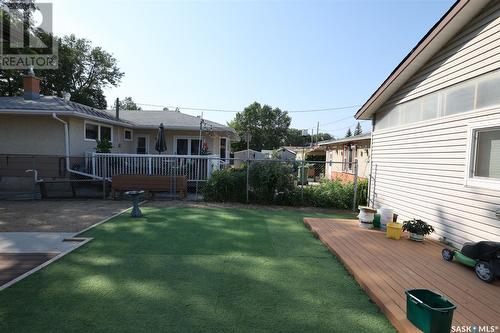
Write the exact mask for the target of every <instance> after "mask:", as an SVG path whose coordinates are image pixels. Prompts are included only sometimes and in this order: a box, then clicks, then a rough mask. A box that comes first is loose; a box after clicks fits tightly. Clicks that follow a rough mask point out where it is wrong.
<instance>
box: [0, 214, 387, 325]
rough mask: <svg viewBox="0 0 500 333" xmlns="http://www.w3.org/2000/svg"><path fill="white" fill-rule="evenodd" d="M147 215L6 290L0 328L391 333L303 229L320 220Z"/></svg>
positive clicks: (111, 228) (113, 226)
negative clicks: (305, 225) (308, 221)
mask: <svg viewBox="0 0 500 333" xmlns="http://www.w3.org/2000/svg"><path fill="white" fill-rule="evenodd" d="M89 209H90V207H89ZM143 212H144V214H145V216H144V217H143V218H140V219H132V218H130V217H129V216H128V214H125V215H121V216H119V217H117V218H114V219H113V220H111V221H109V222H107V223H104V224H102V225H100V226H98V227H97V228H94V229H92V230H91V231H89V232H87V233H85V234H84V235H83V236H86V237H93V238H94V240H93V241H91V242H90V243H88V244H87V245H85V246H83V247H81V248H80V249H77V250H76V251H75V252H73V253H71V254H69V255H67V256H66V257H64V258H63V259H61V260H59V261H57V262H56V263H54V264H51V265H49V266H48V267H46V268H44V269H43V270H41V271H39V272H37V273H35V274H34V275H32V276H30V277H28V278H27V279H25V280H23V281H21V282H19V283H17V284H15V285H13V286H12V287H10V288H7V289H6V290H4V291H2V292H0V332H160V331H161V332H393V331H394V329H393V327H392V326H391V325H390V323H389V322H388V321H387V319H386V318H385V317H384V315H383V314H382V313H381V312H380V311H379V310H378V308H377V306H376V305H374V304H373V303H371V302H370V301H369V299H368V297H367V296H366V294H365V293H364V292H363V291H362V290H361V289H360V288H359V286H358V285H357V284H356V282H355V281H354V280H353V278H352V277H351V276H350V275H349V274H348V273H347V271H346V270H345V269H344V267H343V266H342V265H341V264H340V263H339V262H338V261H337V260H336V258H335V257H333V256H332V255H331V254H330V253H329V252H328V251H327V249H326V248H325V247H324V246H323V245H322V244H321V243H320V242H319V241H318V240H316V239H315V238H314V237H313V235H312V234H311V233H310V232H309V231H308V230H307V229H306V228H305V227H304V224H303V222H302V219H303V218H304V216H321V215H319V214H305V213H299V212H291V211H271V210H256V209H255V210H250V209H228V208H225V209H222V208H221V209H216V208H152V207H145V208H143ZM323 216H324V215H323Z"/></svg>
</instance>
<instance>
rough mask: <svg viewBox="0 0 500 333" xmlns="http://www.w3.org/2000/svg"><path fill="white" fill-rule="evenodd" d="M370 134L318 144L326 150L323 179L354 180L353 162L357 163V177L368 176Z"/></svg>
mask: <svg viewBox="0 0 500 333" xmlns="http://www.w3.org/2000/svg"><path fill="white" fill-rule="evenodd" d="M370 143H371V133H368V134H360V135H356V136H351V137H349V138H345V139H339V140H327V141H320V142H318V146H320V147H324V148H325V150H326V164H325V177H326V178H328V179H337V178H339V179H341V180H346V181H352V180H354V171H355V170H354V162H356V161H357V163H358V177H360V178H368V177H369V175H370Z"/></svg>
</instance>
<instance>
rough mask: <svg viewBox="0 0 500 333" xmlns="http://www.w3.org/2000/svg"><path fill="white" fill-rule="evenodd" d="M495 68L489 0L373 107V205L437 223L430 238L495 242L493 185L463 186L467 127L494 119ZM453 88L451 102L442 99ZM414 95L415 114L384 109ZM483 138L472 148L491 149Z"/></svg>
mask: <svg viewBox="0 0 500 333" xmlns="http://www.w3.org/2000/svg"><path fill="white" fill-rule="evenodd" d="M499 70H500V2H498V1H492V3H491V4H490V5H488V6H487V7H486V8H485V9H483V11H482V12H481V13H480V14H479V15H478V17H476V18H475V19H473V20H472V21H471V22H470V23H468V24H467V25H466V26H465V28H464V29H462V31H461V32H459V33H458V34H457V35H456V36H455V37H454V38H452V40H451V41H450V42H449V43H447V45H446V46H445V47H444V48H443V49H442V50H441V51H439V52H438V53H437V54H436V55H435V56H434V57H433V58H432V59H431V60H430V61H429V62H428V63H427V64H426V65H424V66H423V68H422V69H420V71H419V72H418V73H417V74H416V75H414V76H413V77H412V78H411V79H410V80H409V81H408V82H407V83H405V84H404V85H403V86H402V87H401V89H400V90H398V91H397V92H396V93H395V94H394V95H393V96H391V98H390V99H389V100H388V101H387V102H386V103H385V104H384V105H382V106H381V108H380V109H379V110H378V111H377V113H376V121H375V123H376V126H375V130H374V133H373V142H372V153H371V158H372V177H374V180H372V181H371V183H370V186H371V188H370V196H371V199H372V200H373V201H374V205H375V206H376V207H380V206H388V207H391V208H393V209H394V210H395V212H396V213H397V214H399V221H403V220H405V219H411V218H421V219H423V220H425V221H427V222H428V223H430V224H431V225H433V226H434V228H435V229H436V232H435V234H434V235H433V237H446V240H448V241H450V242H452V243H454V244H455V245H460V244H463V243H464V242H467V241H480V240H491V241H497V242H500V220H499V219H498V218H497V217H496V214H495V212H496V210H498V209H499V208H500V188H498V189H489V188H481V187H471V186H466V179H467V175H468V173H469V172H470V169H469V165H468V163H469V162H470V159H469V151H468V145H469V142H470V140H471V137H470V135H469V133H470V127H471V126H473V125H474V124H479V123H481V124H483V123H486V124H498V123H499V122H500V75H497V74H495V73H494V72H495V71H497V73H500V71H499ZM468 82H474V84H472V85H469V84H468ZM471 87H472V88H471ZM459 90H461V91H459ZM453 94H456V95H455V96H454V97H455V98H456V99H455V101H456V102H453V103H451V104H447V102H446V100H447V99H448V101H450V98H453ZM416 99H419V100H421V107H420V110H419V111H415V112H416V113H417V114H415V115H411V116H408V115H406V114H405V113H404V111H401V110H402V107H398V108H396V109H395V111H396V112H394V113H393V112H388V111H386V110H391V109H394V108H395V107H396V106H398V105H400V106H402V105H404V104H405V102H408V104H409V103H410V101H412V100H416ZM405 108H406V106H405ZM408 108H410V109H411V108H413V107H412V106H408ZM472 110H473V111H472ZM469 111H470V112H469ZM435 115H437V117H436V116H435ZM403 119H405V120H408V122H407V123H406V124H403V123H402V120H403ZM417 119H418V121H417ZM398 124H399V126H398ZM391 125H392V126H394V127H392V128H391ZM495 126H496V125H495ZM384 128H385V129H384ZM484 140H485V141H487V142H491V145H490V147H489V148H488V149H486V148H483V149H482V150H481V151H480V152H479V154H482V155H483V156H487V155H488V154H490V155H491V153H492V151H493V150H494V149H498V148H496V147H497V146H496V144H497V139H496V137H494V136H493V135H490V137H484ZM485 147H486V146H485ZM495 151H496V150H495ZM481 158H482V159H483V160H487V157H481ZM495 163H496V160H490V169H489V170H488V172H490V170H493V169H494V168H495V166H496V164H495ZM481 172H486V171H484V170H483V171H481Z"/></svg>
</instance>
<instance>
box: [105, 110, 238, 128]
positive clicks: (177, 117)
mask: <svg viewBox="0 0 500 333" xmlns="http://www.w3.org/2000/svg"><path fill="white" fill-rule="evenodd" d="M107 112H108V113H110V114H111V113H112V114H114V111H107ZM120 119H124V120H126V121H129V122H131V123H133V124H135V125H136V126H137V127H155V128H156V127H158V126H159V125H160V123H163V125H164V127H165V128H166V129H168V128H172V129H186V130H198V129H199V128H200V118H199V117H195V116H191V115H188V114H185V113H181V112H176V111H144V110H139V111H123V110H120ZM205 122H206V124H207V125H208V126H209V127H210V126H211V128H212V129H213V130H214V131H227V132H232V133H234V129H232V128H231V127H229V126H225V125H222V124H219V123H216V122H213V121H210V120H206V119H205Z"/></svg>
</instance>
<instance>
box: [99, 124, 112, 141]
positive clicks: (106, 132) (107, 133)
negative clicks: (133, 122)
mask: <svg viewBox="0 0 500 333" xmlns="http://www.w3.org/2000/svg"><path fill="white" fill-rule="evenodd" d="M100 129H101V134H100V135H99V137H100V138H101V140H103V139H108V140H109V141H112V139H111V127H108V126H102V125H101V126H100Z"/></svg>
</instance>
